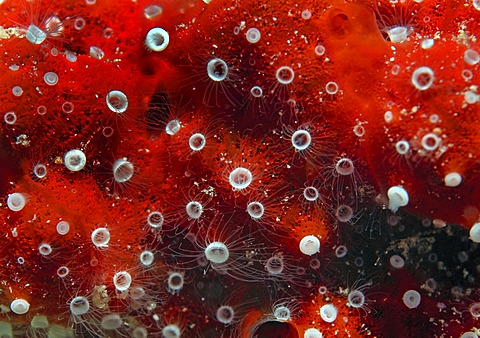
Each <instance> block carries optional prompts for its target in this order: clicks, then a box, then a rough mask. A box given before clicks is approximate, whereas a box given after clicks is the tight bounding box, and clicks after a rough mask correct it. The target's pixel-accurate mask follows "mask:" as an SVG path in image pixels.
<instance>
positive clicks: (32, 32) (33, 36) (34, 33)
mask: <svg viewBox="0 0 480 338" xmlns="http://www.w3.org/2000/svg"><path fill="white" fill-rule="evenodd" d="M25 38H26V39H27V40H28V41H30V42H31V43H33V44H35V45H39V44H41V43H42V42H43V41H45V39H46V38H47V33H45V32H44V31H43V30H41V29H40V27H38V26H35V25H33V24H32V25H30V26H28V28H27V32H26V33H25Z"/></svg>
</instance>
